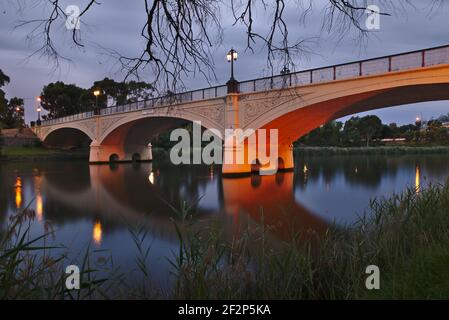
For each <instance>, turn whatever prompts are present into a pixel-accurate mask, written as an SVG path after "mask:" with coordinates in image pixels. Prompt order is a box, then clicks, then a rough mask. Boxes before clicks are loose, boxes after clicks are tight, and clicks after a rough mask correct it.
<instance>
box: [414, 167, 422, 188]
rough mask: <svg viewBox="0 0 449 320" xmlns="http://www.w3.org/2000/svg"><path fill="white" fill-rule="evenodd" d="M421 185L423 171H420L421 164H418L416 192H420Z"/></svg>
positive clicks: (416, 169)
mask: <svg viewBox="0 0 449 320" xmlns="http://www.w3.org/2000/svg"><path fill="white" fill-rule="evenodd" d="M420 185H421V173H420V171H419V165H416V168H415V190H416V193H419V190H420Z"/></svg>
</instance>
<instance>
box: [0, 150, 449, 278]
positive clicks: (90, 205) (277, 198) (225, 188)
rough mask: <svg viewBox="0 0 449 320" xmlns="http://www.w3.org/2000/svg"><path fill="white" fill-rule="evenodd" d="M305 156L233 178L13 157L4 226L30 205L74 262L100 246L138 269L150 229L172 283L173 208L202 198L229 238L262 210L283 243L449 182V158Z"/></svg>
mask: <svg viewBox="0 0 449 320" xmlns="http://www.w3.org/2000/svg"><path fill="white" fill-rule="evenodd" d="M296 162H297V165H296V169H295V171H294V172H286V173H279V174H277V175H276V176H263V177H260V176H251V177H245V178H232V179H227V178H222V177H221V175H220V167H218V166H216V167H211V166H172V165H169V164H166V163H140V164H120V165H116V166H109V165H88V164H87V163H86V162H83V161H79V162H61V161H60V162H45V163H33V162H29V163H27V162H18V163H4V164H1V165H0V187H1V189H0V190H1V192H0V229H1V230H4V228H5V226H6V223H7V220H8V217H9V216H10V215H12V214H14V213H15V212H16V211H17V209H18V208H24V207H26V206H27V205H29V207H30V208H31V209H33V210H34V211H35V215H36V218H35V220H34V222H33V223H32V226H31V233H32V235H31V236H38V235H41V234H43V233H44V232H46V231H49V230H54V234H53V235H52V237H50V238H49V239H46V244H49V245H51V244H58V245H59V244H61V245H64V246H65V247H66V248H67V249H64V250H66V251H67V253H68V254H69V256H70V257H73V258H77V257H78V258H79V256H81V255H82V254H83V253H84V251H85V250H86V248H87V247H88V246H90V247H91V248H93V249H94V250H97V249H100V250H99V252H98V253H96V255H97V258H98V261H103V260H104V259H105V257H107V258H109V257H113V262H114V266H120V268H121V270H122V271H124V272H126V273H127V274H130V275H133V274H137V273H138V272H137V266H136V264H135V257H136V252H137V250H136V247H135V245H134V243H133V241H132V237H131V235H130V232H129V229H130V228H133V227H136V226H137V227H143V228H144V229H145V230H147V231H148V235H147V244H149V245H151V251H150V256H149V258H148V264H149V268H150V271H151V272H152V275H153V279H154V280H155V281H156V282H158V283H159V284H160V285H161V286H165V285H166V284H167V283H169V278H170V277H169V273H170V264H169V262H168V258H170V257H173V253H174V252H176V250H177V247H178V239H177V236H176V232H175V230H174V227H173V222H172V220H171V218H172V217H173V216H174V212H173V208H171V207H170V205H172V206H174V207H177V208H179V207H180V204H181V202H182V201H186V202H187V203H189V204H194V203H197V205H196V206H195V208H194V211H195V212H196V217H197V219H199V220H201V223H205V224H217V223H218V225H219V226H220V228H222V229H223V234H224V237H228V238H231V237H232V235H234V234H236V233H238V232H239V230H240V228H241V227H242V225H257V224H260V223H261V219H260V217H261V214H260V213H261V210H262V209H261V208H263V212H264V223H266V224H276V225H278V226H279V227H278V228H276V229H275V231H272V234H271V235H270V236H271V237H272V238H273V239H278V240H282V239H284V238H285V237H286V232H285V230H284V229H285V228H288V227H289V226H291V225H295V228H298V229H309V228H311V229H314V230H315V231H317V232H318V233H319V232H321V231H323V230H325V228H326V226H327V225H328V224H329V223H337V224H341V225H345V224H348V223H351V222H352V221H354V220H355V219H356V218H357V216H358V215H360V214H363V212H364V211H365V210H366V209H367V207H368V206H369V203H370V199H372V198H375V197H383V196H387V197H388V196H389V195H391V194H392V193H394V192H396V193H398V192H401V191H403V190H404V189H405V188H407V187H410V186H411V187H418V186H419V187H424V186H425V185H426V184H428V183H430V182H432V183H437V182H447V181H449V156H446V155H427V156H423V155H416V156H410V155H408V156H388V157H385V156H347V157H338V156H332V157H306V158H298V159H297V160H296ZM292 221H294V222H295V223H294V224H292ZM103 249H105V251H103Z"/></svg>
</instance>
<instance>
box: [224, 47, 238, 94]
mask: <svg viewBox="0 0 449 320" xmlns="http://www.w3.org/2000/svg"><path fill="white" fill-rule="evenodd" d="M237 56H238V54H237V51H235V50H234V49H233V48H231V50H229V52H228V53H227V54H226V60H227V61H228V62H230V63H231V78H230V79H229V81H228V82H227V83H226V84H227V86H228V93H238V91H239V83H238V81H237V80H235V79H234V61H235V60H237Z"/></svg>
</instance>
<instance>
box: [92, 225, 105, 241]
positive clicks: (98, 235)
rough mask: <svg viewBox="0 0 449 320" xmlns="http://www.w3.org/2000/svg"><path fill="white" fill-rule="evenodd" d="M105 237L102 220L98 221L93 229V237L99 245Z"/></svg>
mask: <svg viewBox="0 0 449 320" xmlns="http://www.w3.org/2000/svg"><path fill="white" fill-rule="evenodd" d="M102 238H103V230H102V228H101V222H100V221H97V222H95V224H94V229H93V231H92V239H93V240H94V243H95V244H96V245H97V246H99V245H101V240H102Z"/></svg>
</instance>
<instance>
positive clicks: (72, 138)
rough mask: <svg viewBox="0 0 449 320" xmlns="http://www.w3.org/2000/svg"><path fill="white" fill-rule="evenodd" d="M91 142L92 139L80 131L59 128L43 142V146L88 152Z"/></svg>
mask: <svg viewBox="0 0 449 320" xmlns="http://www.w3.org/2000/svg"><path fill="white" fill-rule="evenodd" d="M91 142H92V140H91V138H90V137H89V136H88V135H87V134H86V133H85V132H83V131H82V130H80V129H75V128H59V129H56V130H54V131H52V132H50V133H49V134H48V135H47V136H46V137H45V139H44V140H43V141H42V144H43V145H44V147H46V148H54V149H63V150H71V149H86V150H87V149H88V148H89V145H90V144H91Z"/></svg>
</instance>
